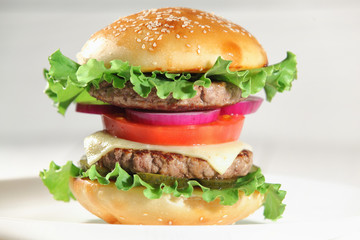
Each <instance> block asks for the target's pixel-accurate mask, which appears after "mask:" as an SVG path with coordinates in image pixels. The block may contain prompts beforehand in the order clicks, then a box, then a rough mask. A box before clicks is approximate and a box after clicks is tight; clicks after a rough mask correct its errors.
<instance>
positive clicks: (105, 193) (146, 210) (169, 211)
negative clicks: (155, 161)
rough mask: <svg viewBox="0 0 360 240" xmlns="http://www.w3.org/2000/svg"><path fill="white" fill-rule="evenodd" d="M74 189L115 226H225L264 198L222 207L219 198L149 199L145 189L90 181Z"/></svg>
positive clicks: (244, 198)
mask: <svg viewBox="0 0 360 240" xmlns="http://www.w3.org/2000/svg"><path fill="white" fill-rule="evenodd" d="M70 188H71V191H72V193H73V194H74V196H75V197H76V199H77V200H78V201H79V203H80V204H81V205H83V207H85V208H86V209H87V210H88V211H90V212H91V213H93V214H94V215H96V216H98V217H100V218H102V219H103V220H105V221H106V222H108V223H112V224H144V225H213V224H216V225H225V224H232V223H234V222H236V221H238V220H240V219H243V218H246V217H247V216H248V215H250V214H251V213H253V212H254V211H255V210H257V209H258V208H259V207H260V206H261V205H262V202H263V198H264V196H263V195H261V194H260V193H259V192H254V193H253V194H251V195H250V196H245V195H244V193H243V192H239V197H240V200H239V201H238V202H237V203H236V204H234V205H232V206H223V205H220V204H219V199H217V200H215V201H213V202H210V203H207V202H205V201H204V200H203V199H202V198H201V196H194V197H190V198H182V197H179V198H177V197H173V196H172V195H170V194H166V195H163V196H162V197H161V198H160V199H153V200H150V199H147V198H146V197H145V196H144V195H143V190H144V188H143V187H136V188H132V189H131V190H129V191H120V190H118V189H117V188H116V186H115V185H114V184H113V183H110V184H109V185H100V184H99V183H98V182H95V181H90V180H89V179H80V178H71V180H70Z"/></svg>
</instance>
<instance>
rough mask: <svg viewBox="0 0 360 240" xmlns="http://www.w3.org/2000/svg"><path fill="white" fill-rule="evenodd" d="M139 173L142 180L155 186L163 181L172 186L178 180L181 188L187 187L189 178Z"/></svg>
mask: <svg viewBox="0 0 360 240" xmlns="http://www.w3.org/2000/svg"><path fill="white" fill-rule="evenodd" d="M137 175H139V177H140V178H141V179H142V180H144V181H145V182H147V183H149V184H150V185H153V186H154V185H155V186H159V185H160V184H161V183H164V184H165V185H167V186H172V185H174V184H175V181H177V182H178V188H179V189H181V188H186V187H187V181H188V179H187V178H176V177H171V176H166V175H161V174H155V173H137Z"/></svg>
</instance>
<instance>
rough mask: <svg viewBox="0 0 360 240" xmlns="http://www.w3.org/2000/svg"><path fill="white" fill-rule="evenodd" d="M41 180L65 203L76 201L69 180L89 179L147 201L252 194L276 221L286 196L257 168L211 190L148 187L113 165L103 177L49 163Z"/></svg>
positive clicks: (224, 199) (226, 200)
mask: <svg viewBox="0 0 360 240" xmlns="http://www.w3.org/2000/svg"><path fill="white" fill-rule="evenodd" d="M40 177H41V179H42V181H43V182H44V184H45V186H46V187H47V188H48V189H49V191H50V193H51V194H53V196H54V198H55V199H56V200H61V201H65V202H68V201H70V199H75V198H74V196H73V195H72V193H71V191H70V188H69V179H70V177H80V178H89V179H90V180H93V181H98V182H99V183H100V184H102V185H108V184H110V183H111V182H113V183H114V184H115V186H116V187H117V188H118V189H119V190H120V191H128V190H130V189H132V188H134V187H138V186H142V187H144V191H143V194H144V196H145V197H147V198H149V199H158V198H160V197H161V196H162V194H172V195H173V196H175V197H180V196H183V197H190V196H192V194H193V192H194V187H198V188H199V189H201V191H202V198H203V199H204V200H205V201H206V202H211V201H214V200H215V199H217V198H219V199H220V204H222V205H233V204H235V203H236V202H237V201H238V200H239V191H242V192H244V194H245V195H246V196H249V195H250V194H252V193H253V192H255V191H258V192H260V193H261V194H264V203H263V206H264V217H265V218H267V219H271V220H276V219H278V218H280V217H281V215H282V213H283V212H284V210H285V204H283V203H282V201H283V199H284V198H285V194H286V192H285V191H283V190H280V184H270V183H265V178H264V176H263V175H262V173H261V170H260V168H255V170H254V171H251V172H250V173H249V174H247V175H246V176H244V177H239V178H238V179H237V180H236V182H235V184H234V185H232V186H231V187H229V188H224V189H211V188H209V187H205V186H203V185H201V184H200V183H199V182H198V181H197V180H188V181H187V183H186V186H181V187H180V186H179V184H178V182H177V181H176V180H175V181H174V182H173V183H172V184H170V185H167V184H165V183H161V184H158V185H154V184H150V183H148V182H146V181H144V180H143V179H142V178H141V177H140V176H139V175H138V174H133V175H131V174H129V173H127V172H126V171H125V170H123V169H122V168H121V167H120V165H119V164H118V163H116V165H115V168H114V170H112V171H111V172H109V173H107V174H106V175H104V174H100V173H99V172H98V171H97V169H96V166H95V165H92V166H91V167H89V168H88V169H87V170H82V169H80V168H78V167H76V166H75V165H74V164H73V163H72V162H71V161H69V162H67V163H66V164H65V165H64V166H58V165H56V164H55V163H54V162H51V163H50V166H49V170H44V171H42V172H40Z"/></svg>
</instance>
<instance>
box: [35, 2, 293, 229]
mask: <svg viewBox="0 0 360 240" xmlns="http://www.w3.org/2000/svg"><path fill="white" fill-rule="evenodd" d="M77 59H78V62H75V61H73V60H71V59H69V58H67V57H65V56H64V55H63V54H62V53H61V52H60V51H59V50H58V51H56V52H54V53H53V54H52V55H51V56H50V57H49V63H50V68H49V70H46V69H45V70H44V76H45V78H46V80H47V82H48V85H47V88H46V90H45V93H46V94H47V95H48V96H49V97H50V99H52V100H53V102H54V105H55V106H56V107H57V109H58V112H59V113H61V114H63V115H64V114H65V112H66V110H67V108H68V107H69V105H70V104H71V103H75V104H76V110H77V111H78V112H83V113H95V114H100V115H101V117H102V121H103V125H104V129H103V130H101V131H98V132H96V133H93V134H91V135H90V136H88V137H86V138H85V140H84V146H85V155H84V156H83V157H82V158H81V160H80V161H78V162H77V163H73V162H67V163H66V164H64V165H63V166H59V165H57V164H55V163H54V162H51V163H50V166H49V169H47V170H43V171H42V172H40V177H41V178H42V180H43V182H44V184H45V185H46V187H48V189H49V191H50V193H51V194H53V196H54V198H55V199H56V200H62V201H69V200H70V199H76V200H77V201H78V202H79V203H80V204H81V205H82V206H83V207H85V208H86V209H87V210H88V211H90V212H91V213H93V214H94V215H96V216H98V217H100V218H102V219H103V220H105V221H106V222H108V223H119V224H147V225H157V224H161V225H203V224H231V223H234V222H236V221H238V220H240V219H243V218H245V217H247V216H248V215H250V214H251V213H253V212H254V211H255V210H257V209H258V208H260V207H261V206H263V207H264V217H265V218H267V219H272V220H276V219H278V218H280V217H281V215H282V213H283V211H284V209H285V204H283V203H282V201H283V199H284V197H285V193H286V192H285V191H283V190H280V184H271V183H266V182H265V178H264V176H263V175H262V173H261V170H260V168H259V167H257V166H255V165H253V152H252V148H251V146H250V145H248V144H246V143H244V142H241V141H239V140H238V139H239V136H240V132H241V129H242V126H243V122H244V115H246V114H249V113H253V112H255V111H256V109H257V108H258V107H259V106H260V104H261V102H262V98H260V97H257V96H254V94H256V93H258V92H260V91H262V90H263V89H264V90H265V94H266V99H267V100H268V101H271V99H272V98H273V97H274V96H275V94H276V93H277V92H283V91H285V90H290V88H291V85H292V81H293V80H294V79H296V60H295V55H294V54H292V53H291V52H288V53H287V57H286V58H285V59H284V60H283V61H282V62H280V63H277V64H274V65H268V60H267V56H266V53H265V51H264V49H263V48H262V46H261V45H260V44H259V42H258V41H257V40H256V39H255V38H254V37H253V36H252V35H251V34H250V33H249V32H248V31H246V30H245V29H244V28H242V27H241V26H239V25H237V24H235V23H232V22H230V21H228V20H226V19H224V18H222V17H219V16H216V15H214V14H212V13H208V12H204V11H200V10H195V9H189V8H161V9H151V10H146V11H142V12H139V13H136V14H133V15H130V16H127V17H121V18H119V19H118V20H116V21H115V22H114V23H112V24H110V25H108V26H107V27H105V28H103V29H101V30H100V31H98V32H96V33H95V34H93V35H92V36H91V38H90V39H89V40H88V41H87V42H86V43H85V45H84V47H83V48H82V50H81V52H80V53H79V54H78V55H77Z"/></svg>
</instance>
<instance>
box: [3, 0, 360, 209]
mask: <svg viewBox="0 0 360 240" xmlns="http://www.w3.org/2000/svg"><path fill="white" fill-rule="evenodd" d="M164 6H186V7H193V8H199V9H202V10H206V11H210V12H215V13H216V14H218V15H222V16H224V17H226V18H228V19H230V20H232V21H234V22H235V23H238V24H239V25H241V26H243V27H244V28H245V29H247V30H248V31H250V32H251V33H252V34H253V35H254V36H255V37H256V38H257V39H258V40H259V42H260V43H261V44H262V45H263V47H264V48H265V50H266V51H267V54H268V58H269V62H270V64H272V63H276V62H279V61H281V60H282V59H284V58H285V55H286V51H288V50H290V51H292V52H294V53H296V54H297V59H298V71H299V73H298V80H297V81H295V82H294V84H293V89H292V90H291V92H286V93H284V94H278V95H277V96H276V97H275V98H274V100H273V101H272V102H271V103H267V102H265V103H264V104H263V105H262V107H261V108H260V110H259V111H258V112H257V113H256V114H254V115H250V116H248V117H247V119H246V122H245V125H244V129H243V133H242V136H241V140H243V141H245V142H247V143H249V144H251V145H252V146H253V147H254V154H255V155H254V157H255V159H254V161H255V163H256V164H258V165H260V166H261V167H262V169H263V171H264V172H265V173H268V174H269V173H270V174H272V175H281V176H295V177H297V178H300V179H302V178H303V179H316V180H321V181H327V182H329V183H335V182H336V183H343V184H348V185H352V186H355V187H359V186H360V97H359V96H360V94H359V90H360V1H357V0H352V1H351V0H338V1H335V0H331V1H325V0H324V1H315V0H305V1H299V0H297V1H280V0H272V1H266V0H262V1H235V0H233V1H229V0H221V1H160V0H153V1H146V0H142V1H140V0H131V1H120V0H117V1H115V0H113V1H105V0H103V1H91V0H86V1H85V0H82V1H74V0H62V1H59V0H57V1H46V0H37V1H35V0H33V1H26V0H14V1H11V0H0V76H1V78H0V116H1V117H0V121H1V122H0V123H1V124H0V179H6V178H18V177H25V176H36V175H37V174H38V171H39V170H40V169H42V168H46V167H47V166H48V164H49V162H50V161H51V160H55V161H56V162H58V163H63V162H65V161H67V160H77V159H78V158H79V157H80V155H81V154H82V140H83V138H84V137H85V136H87V135H88V134H90V133H92V132H94V131H97V130H100V129H101V128H102V126H101V121H100V118H99V117H98V116H92V115H86V114H78V113H75V112H74V108H73V107H71V108H70V109H69V110H68V112H67V114H66V117H65V118H64V117H62V116H61V115H60V114H58V113H57V112H56V109H55V108H53V107H52V105H51V101H50V100H49V99H48V97H47V96H46V95H45V94H43V90H44V88H45V85H46V83H45V80H44V79H43V76H42V69H43V68H46V67H48V62H47V57H48V56H49V55H50V54H51V53H52V52H54V51H55V50H57V49H58V48H60V49H61V51H62V52H63V53H64V54H65V55H66V56H68V57H70V58H73V59H75V55H76V53H77V52H78V51H79V50H80V49H81V46H82V45H83V44H84V43H85V41H86V40H87V39H88V38H89V37H90V35H91V34H92V33H94V32H95V31H97V30H99V29H101V28H102V27H104V26H106V25H107V24H109V23H111V22H113V21H114V20H116V19H117V18H118V17H120V16H126V15H129V14H131V13H134V12H137V11H141V10H143V9H147V8H156V7H164ZM260 95H263V94H260ZM303 189H306V186H304V187H303ZM296 194H297V195H300V196H301V194H299V193H294V192H293V193H291V192H289V193H288V196H289V198H291V196H295V195H296ZM303 194H307V193H306V190H305V192H304V193H303ZM331 194H341V189H334V191H333V192H332V193H329V197H331ZM345 197H351V196H345ZM299 201H301V199H299ZM309 211H314V209H309Z"/></svg>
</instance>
